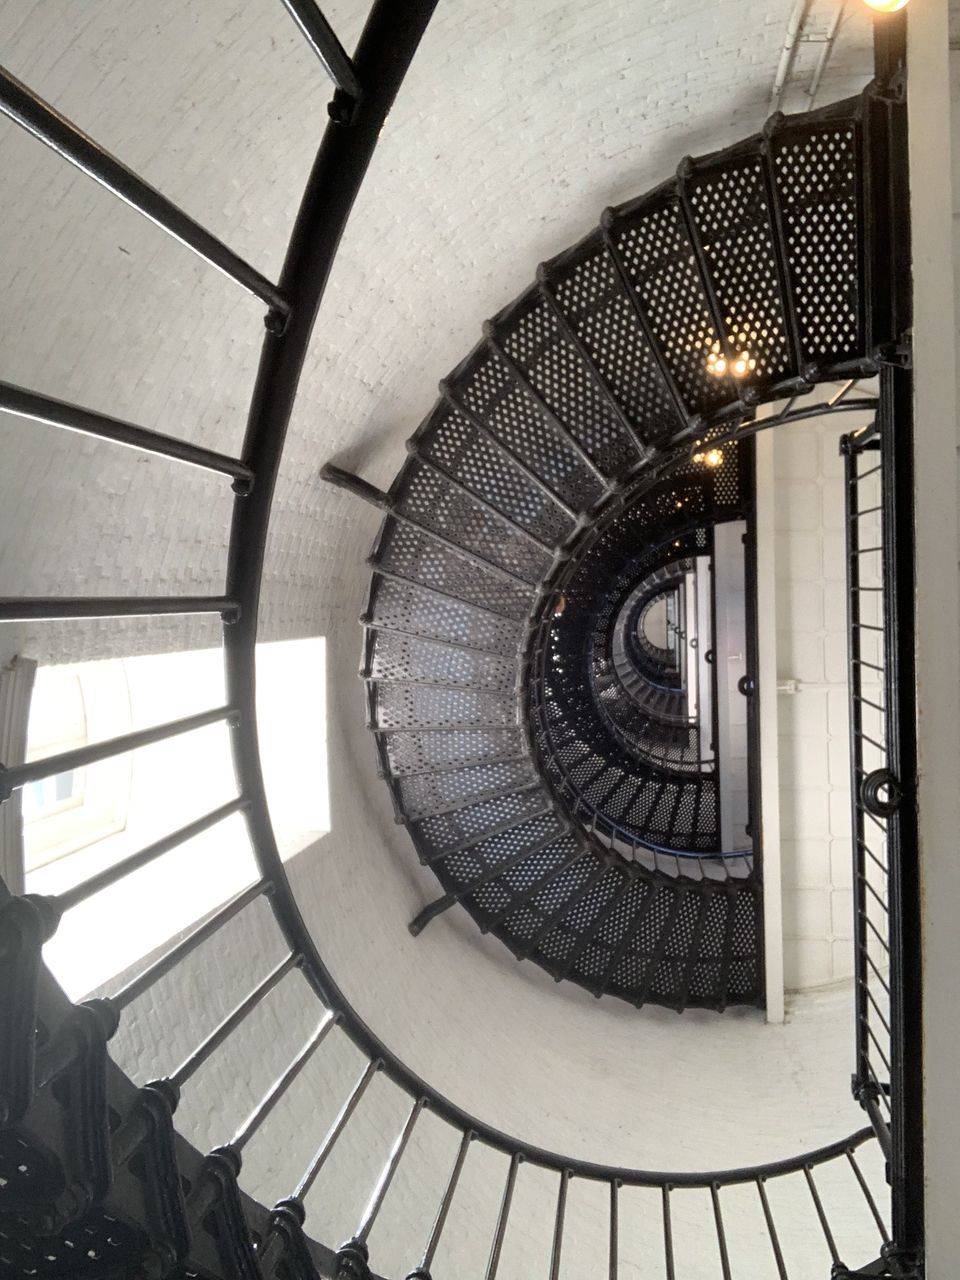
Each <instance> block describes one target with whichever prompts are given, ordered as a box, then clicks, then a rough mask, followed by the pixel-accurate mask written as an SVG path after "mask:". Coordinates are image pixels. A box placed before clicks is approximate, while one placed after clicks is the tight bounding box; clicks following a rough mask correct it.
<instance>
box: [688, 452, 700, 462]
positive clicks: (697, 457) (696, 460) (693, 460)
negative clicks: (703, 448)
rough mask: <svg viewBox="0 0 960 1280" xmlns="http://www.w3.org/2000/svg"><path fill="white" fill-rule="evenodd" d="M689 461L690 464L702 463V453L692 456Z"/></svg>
mask: <svg viewBox="0 0 960 1280" xmlns="http://www.w3.org/2000/svg"><path fill="white" fill-rule="evenodd" d="M690 461H691V462H702V461H703V454H702V453H695V454H694V455H693V457H692V458H691V459H690Z"/></svg>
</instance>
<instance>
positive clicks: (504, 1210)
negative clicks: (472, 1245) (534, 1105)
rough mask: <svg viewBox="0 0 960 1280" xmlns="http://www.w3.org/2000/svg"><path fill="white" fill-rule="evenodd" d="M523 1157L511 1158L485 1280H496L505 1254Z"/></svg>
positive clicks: (518, 1155) (514, 1155)
mask: <svg viewBox="0 0 960 1280" xmlns="http://www.w3.org/2000/svg"><path fill="white" fill-rule="evenodd" d="M522 1159H523V1157H522V1156H521V1155H520V1153H519V1151H517V1152H515V1153H514V1154H513V1155H512V1156H511V1157H510V1169H509V1171H508V1173H507V1182H506V1186H505V1187H504V1188H503V1199H502V1200H501V1201H500V1213H499V1215H498V1217H497V1229H496V1232H495V1233H494V1237H493V1244H492V1246H491V1248H490V1258H489V1260H488V1262H487V1269H486V1271H485V1272H484V1280H496V1275H497V1268H498V1267H499V1266H500V1254H501V1253H502V1252H503V1237H504V1236H505V1235H506V1234H507V1219H508V1218H509V1217H510V1205H511V1203H512V1201H513V1189H514V1187H515V1186H516V1183H517V1169H519V1167H520V1161H521V1160H522Z"/></svg>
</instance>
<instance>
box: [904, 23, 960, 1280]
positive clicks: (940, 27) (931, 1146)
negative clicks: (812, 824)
mask: <svg viewBox="0 0 960 1280" xmlns="http://www.w3.org/2000/svg"><path fill="white" fill-rule="evenodd" d="M950 7H951V8H952V7H954V5H953V3H951V6H950ZM909 13H910V17H909V63H908V65H909V110H910V186H911V210H912V219H913V246H914V247H913V258H914V262H913V270H914V298H915V324H914V364H915V370H916V391H915V417H916V421H915V433H916V437H915V438H916V449H915V462H916V500H917V501H916V538H917V545H916V562H917V590H916V625H917V674H918V694H917V697H918V748H919V814H920V865H921V877H922V890H923V963H924V1065H925V1086H924V1087H925V1108H926V1123H925V1130H926V1131H925V1149H926V1172H927V1200H926V1213H927V1259H928V1263H927V1276H928V1280H952V1277H953V1276H955V1275H956V1273H957V1259H958V1258H960V1214H958V1212H957V1194H956V1187H957V1160H958V1155H957V1153H958V1152H960V1107H958V1106H957V1090H958V1082H960V982H958V973H960V925H958V913H960V777H958V775H960V575H958V570H957V565H958V552H960V539H958V521H957V444H958V436H957V387H956V370H957V351H956V343H957V336H956V319H955V280H954V271H955V269H956V266H955V264H956V254H955V253H954V251H953V226H952V222H953V218H954V217H956V212H955V211H956V210H957V209H958V208H960V200H958V199H957V196H956V194H955V193H954V191H953V190H952V182H951V167H952V166H951V153H952V152H953V151H956V149H957V146H958V143H960V122H958V113H957V106H956V99H957V97H958V91H960V55H958V54H957V53H950V52H948V5H947V0H915V3H913V4H911V6H910V11H909ZM951 88H952V89H953V97H954V100H955V102H954V112H953V118H952V125H951Z"/></svg>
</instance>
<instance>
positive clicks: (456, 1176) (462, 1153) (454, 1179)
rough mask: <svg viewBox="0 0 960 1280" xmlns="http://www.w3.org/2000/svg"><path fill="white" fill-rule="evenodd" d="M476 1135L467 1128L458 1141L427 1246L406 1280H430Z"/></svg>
mask: <svg viewBox="0 0 960 1280" xmlns="http://www.w3.org/2000/svg"><path fill="white" fill-rule="evenodd" d="M476 1136H477V1135H476V1134H475V1133H474V1131H473V1130H472V1129H468V1130H467V1131H466V1133H465V1134H464V1135H463V1139H462V1141H461V1143H460V1150H459V1151H458V1152H457V1158H456V1160H455V1161H454V1162H453V1169H452V1170H451V1172H450V1178H449V1181H448V1182H447V1186H446V1190H445V1191H444V1193H443V1199H442V1200H441V1201H440V1208H439V1210H438V1211H437V1216H436V1220H435V1221H434V1224H433V1227H432V1229H431V1231H430V1239H429V1240H428V1241H427V1247H426V1248H425V1249H424V1251H423V1255H422V1257H421V1258H420V1265H419V1266H418V1267H416V1268H415V1269H414V1270H413V1271H411V1272H410V1274H409V1275H408V1276H407V1280H430V1268H431V1267H432V1266H433V1259H434V1258H435V1257H436V1253H437V1248H438V1246H439V1244H440V1237H441V1236H442V1235H443V1229H444V1227H445V1226H446V1225H447V1216H448V1214H449V1213H450V1206H451V1205H452V1204H453V1197H454V1194H455V1193H456V1190H457V1184H458V1183H459V1181H460V1174H461V1173H462V1172H463V1164H464V1161H465V1160H466V1158H467V1151H468V1150H469V1147H470V1143H471V1142H473V1140H474V1138H475V1137H476Z"/></svg>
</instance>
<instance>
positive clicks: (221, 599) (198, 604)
mask: <svg viewBox="0 0 960 1280" xmlns="http://www.w3.org/2000/svg"><path fill="white" fill-rule="evenodd" d="M171 613H174V614H181V615H187V614H193V613H219V615H220V617H221V619H222V620H223V621H224V622H225V623H227V624H228V625H229V624H230V623H233V622H236V621H237V619H238V618H239V616H240V606H239V604H238V603H237V601H236V600H230V599H228V598H227V597H226V596H5V597H2V598H0V622H54V621H57V620H60V619H64V620H65V619H70V618H153V617H159V616H160V615H161V614H171Z"/></svg>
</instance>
